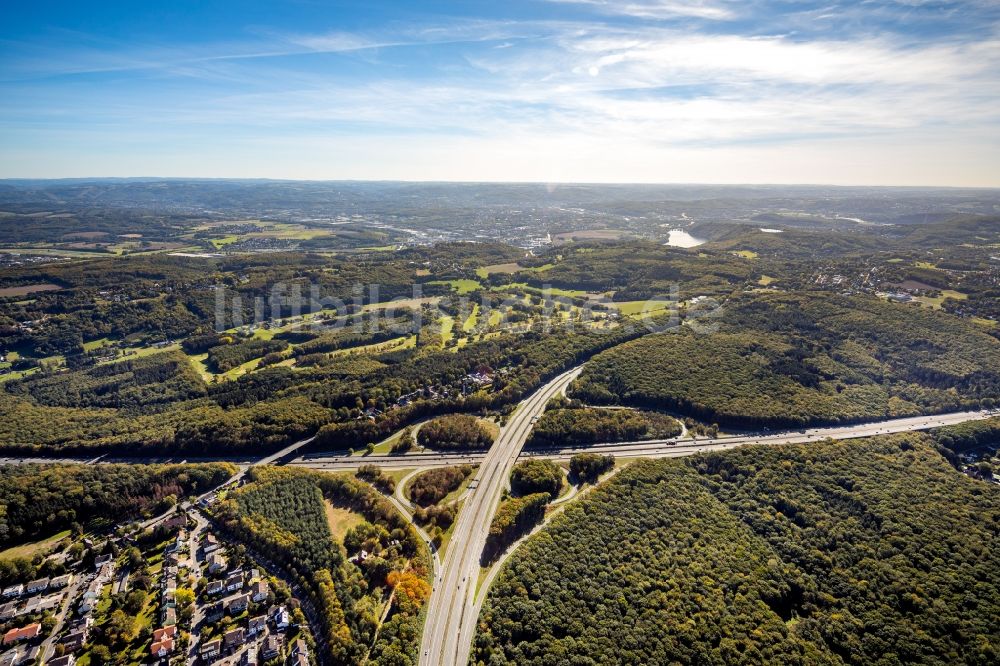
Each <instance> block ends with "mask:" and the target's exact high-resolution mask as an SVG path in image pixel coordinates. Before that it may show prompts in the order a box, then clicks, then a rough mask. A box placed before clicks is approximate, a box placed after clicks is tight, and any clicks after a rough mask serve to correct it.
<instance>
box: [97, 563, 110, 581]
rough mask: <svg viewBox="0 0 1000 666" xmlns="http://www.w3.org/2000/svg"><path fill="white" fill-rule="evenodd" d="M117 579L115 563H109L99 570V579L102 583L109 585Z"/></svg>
mask: <svg viewBox="0 0 1000 666" xmlns="http://www.w3.org/2000/svg"><path fill="white" fill-rule="evenodd" d="M114 577H115V563H114V562H107V563H105V564H104V565H102V566H101V567H100V568H98V570H97V578H96V579H95V580H99V581H101V582H102V583H109V582H111V579H112V578H114Z"/></svg>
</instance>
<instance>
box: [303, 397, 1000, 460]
mask: <svg viewBox="0 0 1000 666" xmlns="http://www.w3.org/2000/svg"><path fill="white" fill-rule="evenodd" d="M990 416H991V414H990V413H989V412H986V411H969V412H952V413H949V414H938V415H935V416H916V417H910V418H902V419H891V420H888V421H875V422H871V423H862V424H855V425H850V426H834V427H828V428H809V429H806V430H788V431H781V432H774V433H758V434H745V435H732V436H726V437H719V438H716V439H709V438H707V437H703V438H697V439H693V438H690V437H687V438H683V437H677V438H674V439H660V440H649V441H641V442H613V443H601V444H586V445H580V446H567V447H560V448H549V449H531V450H526V451H522V452H521V457H523V458H532V457H542V458H551V459H554V460H567V459H569V458H571V457H573V456H574V455H576V454H577V453H583V452H590V453H610V454H614V455H617V456H623V457H632V456H644V457H651V458H672V457H679V456H688V455H692V454H694V453H700V452H706V451H724V450H726V449H731V448H735V447H737V446H744V445H746V444H762V445H778V444H802V443H806V442H815V441H819V440H822V439H825V438H827V437H831V438H834V439H851V438H858V437H871V436H873V435H885V434H891V433H898V432H913V431H918V430H929V429H932V428H939V427H941V426H946V425H954V424H956V423H962V422H964V421H976V420H981V419H985V418H989V417H990ZM486 455H487V452H485V451H478V452H469V453H416V454H409V455H405V456H365V457H363V458H351V457H349V456H338V455H313V456H309V457H304V458H298V459H296V460H293V461H292V462H291V463H289V464H291V465H298V466H302V467H309V468H312V469H320V470H348V469H356V468H357V467H359V466H360V465H363V464H374V465H378V466H380V467H383V468H385V469H404V468H410V467H444V466H448V465H460V464H463V463H471V464H480V463H482V461H483V460H484V459H485V458H486Z"/></svg>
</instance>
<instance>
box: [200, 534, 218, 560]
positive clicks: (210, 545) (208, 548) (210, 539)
mask: <svg viewBox="0 0 1000 666" xmlns="http://www.w3.org/2000/svg"><path fill="white" fill-rule="evenodd" d="M220 548H222V546H221V545H220V544H219V540H218V539H216V538H215V535H214V534H209V535H206V536H205V542H204V544H203V545H202V547H201V549H202V551H203V552H204V553H205V555H211V554H212V553H214V552H215V551H217V550H219V549H220Z"/></svg>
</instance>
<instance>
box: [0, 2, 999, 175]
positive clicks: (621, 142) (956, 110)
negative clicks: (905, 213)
mask: <svg viewBox="0 0 1000 666" xmlns="http://www.w3.org/2000/svg"><path fill="white" fill-rule="evenodd" d="M998 5H1000V3H998V2H996V1H994V0H963V1H958V0H955V1H949V0H867V1H860V2H843V1H840V0H830V1H828V2H811V1H809V0H772V1H766V2H765V1H762V0H742V1H735V0H702V1H698V0H617V1H615V0H607V1H604V0H532V1H527V0H504V1H502V2H478V1H475V2H448V3H446V2H414V1H412V0H411V1H409V2H402V1H400V2H390V1H387V0H368V1H366V2H319V1H313V0H299V1H293V2H278V1H272V2H255V1H248V0H241V1H239V2H235V1H231V2H190V1H188V0H174V1H172V2H157V1H155V0H147V1H145V2H102V3H86V2H65V3H60V2H46V1H45V0H36V1H34V2H31V3H5V6H4V8H3V9H2V10H0V11H2V18H3V20H2V21H0V177H69V176H192V177H270V178H310V179H406V180H508V181H543V182H556V181H589V182H717V183H760V182H767V183H796V182H810V183H831V184H872V185H877V184H898V185H935V184H940V185H975V186H1000V7H998Z"/></svg>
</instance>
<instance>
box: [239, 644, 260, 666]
mask: <svg viewBox="0 0 1000 666" xmlns="http://www.w3.org/2000/svg"><path fill="white" fill-rule="evenodd" d="M240 666H257V650H255V649H253V648H252V647H251V648H250V649H248V650H245V651H244V652H243V654H241V655H240Z"/></svg>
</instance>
